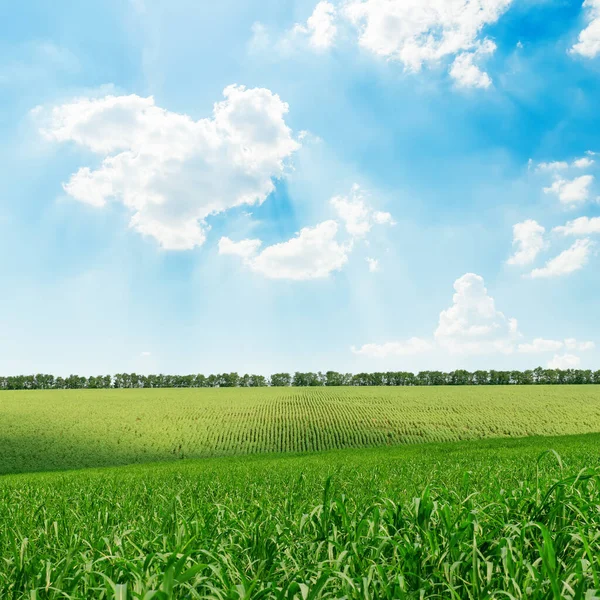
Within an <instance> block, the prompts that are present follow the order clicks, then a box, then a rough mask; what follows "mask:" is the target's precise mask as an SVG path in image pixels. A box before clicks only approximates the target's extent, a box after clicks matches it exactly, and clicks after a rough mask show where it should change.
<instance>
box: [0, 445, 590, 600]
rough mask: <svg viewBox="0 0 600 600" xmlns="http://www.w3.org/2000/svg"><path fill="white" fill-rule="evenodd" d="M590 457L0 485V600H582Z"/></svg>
mask: <svg viewBox="0 0 600 600" xmlns="http://www.w3.org/2000/svg"><path fill="white" fill-rule="evenodd" d="M599 447H600V435H594V434H592V435H588V436H572V437H564V438H524V439H518V440H509V439H503V440H485V441H476V442H454V443H446V444H420V445H414V446H401V447H396V448H382V449H366V450H343V451H329V452H324V453H318V454H305V455H285V456H280V457H274V456H258V455H257V456H251V457H249V456H246V457H229V458H227V457H225V458H217V459H208V460H194V461H180V462H177V463H173V462H171V463H162V464H156V465H155V464H149V465H134V466H129V467H116V468H108V469H101V470H83V471H70V472H66V473H43V474H25V475H9V476H5V477H3V478H0V557H1V559H0V598H3V599H4V598H11V599H17V600H25V599H27V600H31V599H32V598H36V599H50V598H51V599H57V600H58V599H59V598H60V599H62V598H72V599H77V600H84V599H85V600H88V599H91V598H108V599H113V598H118V599H119V600H122V599H124V598H128V599H129V598H136V599H137V598H139V599H146V600H148V599H150V598H154V600H164V599H169V598H178V599H184V598H187V599H190V598H213V599H236V600H240V599H251V598H252V599H254V598H256V599H260V598H262V599H265V598H269V599H271V598H273V599H280V600H284V599H286V600H308V599H313V600H316V599H325V598H329V599H331V598H348V599H357V600H358V599H365V598H367V599H373V600H377V599H388V600H392V599H401V598H415V599H416V598H440V599H441V598H456V599H458V598H461V599H462V598H498V599H500V598H502V599H504V598H518V599H525V598H553V599H555V600H558V599H559V598H573V599H581V600H592V599H593V598H596V597H597V596H596V595H595V594H594V592H593V591H592V590H598V589H600V581H599V578H600V510H599V509H598V506H600V470H599V469H598V457H599V453H598V449H599ZM549 448H552V449H555V450H556V451H557V452H558V453H559V454H560V456H561V457H562V463H561V462H559V460H558V459H557V457H556V456H555V455H554V454H553V453H545V454H544V452H545V451H546V450H547V449H549ZM556 482H559V483H558V484H556ZM153 592H155V593H153Z"/></svg>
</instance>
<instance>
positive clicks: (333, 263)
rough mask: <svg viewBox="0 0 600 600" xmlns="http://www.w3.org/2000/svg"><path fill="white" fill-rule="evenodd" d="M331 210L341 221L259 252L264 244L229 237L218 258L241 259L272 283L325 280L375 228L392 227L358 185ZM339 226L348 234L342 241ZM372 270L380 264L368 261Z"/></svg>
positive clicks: (222, 241)
mask: <svg viewBox="0 0 600 600" xmlns="http://www.w3.org/2000/svg"><path fill="white" fill-rule="evenodd" d="M329 204H330V206H331V207H332V208H333V210H334V212H335V213H336V217H337V219H338V220H334V219H329V220H327V221H324V222H322V223H319V224H318V225H315V226H314V227H304V228H303V229H301V230H300V232H299V233H298V234H296V236H295V237H293V238H291V239H290V240H287V241H285V242H281V243H279V244H273V245H272V246H268V247H267V248H265V249H264V250H262V251H260V252H259V249H260V247H261V246H262V240H259V239H244V240H240V241H239V242H234V241H232V240H231V239H230V238H228V237H222V238H221V239H220V241H219V254H223V255H232V256H238V257H240V258H241V259H242V260H243V262H244V264H245V265H246V266H247V267H249V268H250V269H251V270H252V271H254V272H256V273H260V274H261V275H264V276H265V277H267V278H269V279H292V280H306V279H322V278H325V277H328V276H329V275H330V274H331V273H333V272H334V271H338V270H339V269H341V268H342V267H343V266H344V264H346V262H347V261H348V257H349V255H350V253H351V252H352V250H353V248H354V246H355V245H356V243H357V242H358V241H359V240H360V239H362V238H365V236H366V235H367V234H368V233H369V231H370V230H371V227H372V226H373V225H385V224H388V225H390V224H393V223H394V221H393V219H392V215H391V214H390V213H387V212H381V211H375V210H373V208H372V207H371V206H370V205H369V204H368V203H367V202H366V201H365V196H364V194H363V192H362V191H361V189H360V187H359V186H358V185H357V184H354V185H353V186H352V189H351V192H350V194H349V195H348V196H335V197H333V198H332V199H331V200H330V202H329ZM340 224H343V225H344V228H345V230H346V232H347V234H349V235H348V236H346V240H345V241H342V240H340V238H341V237H343V236H341V235H340V234H341V233H343V232H341V231H340ZM367 262H368V263H369V270H370V271H376V270H378V267H379V264H378V261H377V260H376V259H374V258H369V259H367Z"/></svg>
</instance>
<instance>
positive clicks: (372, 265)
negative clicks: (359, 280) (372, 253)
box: [366, 257, 379, 273]
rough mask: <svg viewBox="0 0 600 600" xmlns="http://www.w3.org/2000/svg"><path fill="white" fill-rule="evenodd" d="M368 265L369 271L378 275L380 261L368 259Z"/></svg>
mask: <svg viewBox="0 0 600 600" xmlns="http://www.w3.org/2000/svg"><path fill="white" fill-rule="evenodd" d="M366 261H367V264H368V265H369V271H371V273H376V272H377V271H379V261H378V260H377V259H376V258H369V257H367V258H366Z"/></svg>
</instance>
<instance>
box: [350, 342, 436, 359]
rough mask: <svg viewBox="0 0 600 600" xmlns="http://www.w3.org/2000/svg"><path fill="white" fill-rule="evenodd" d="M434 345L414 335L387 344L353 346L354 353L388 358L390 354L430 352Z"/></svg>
mask: <svg viewBox="0 0 600 600" xmlns="http://www.w3.org/2000/svg"><path fill="white" fill-rule="evenodd" d="M432 347H433V345H432V343H431V342H429V341H427V340H423V339H421V338H417V337H413V338H410V339H408V340H406V341H402V342H387V343H385V344H364V345H363V346H361V347H360V348H355V347H354V346H352V348H351V350H352V352H354V354H359V355H362V356H369V357H371V358H387V357H388V356H412V355H413V354H420V353H423V352H428V351H429V350H431V349H432Z"/></svg>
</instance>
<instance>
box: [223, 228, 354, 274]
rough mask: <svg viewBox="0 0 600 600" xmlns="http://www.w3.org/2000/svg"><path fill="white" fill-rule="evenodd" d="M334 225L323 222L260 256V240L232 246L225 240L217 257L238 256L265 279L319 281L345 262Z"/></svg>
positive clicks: (346, 248)
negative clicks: (225, 255)
mask: <svg viewBox="0 0 600 600" xmlns="http://www.w3.org/2000/svg"><path fill="white" fill-rule="evenodd" d="M337 233H338V224H337V223H336V222H335V221H324V222H323V223H319V224H318V225H316V226H315V227H305V228H304V229H301V230H300V232H299V233H298V234H297V235H296V236H295V237H293V238H292V239H290V240H288V241H287V242H282V243H280V244H273V245H272V246H268V247H267V248H265V249H264V250H262V251H261V252H258V249H259V248H260V246H261V241H260V240H241V241H240V242H233V241H232V240H230V239H229V238H227V237H223V238H221V240H220V241H219V254H230V255H235V256H239V257H241V258H242V259H243V260H244V263H245V264H246V265H247V266H248V267H249V268H250V269H252V270H253V271H255V272H257V273H260V274H261V275H264V276H265V277H267V278H269V279H294V280H306V279H321V278H324V277H327V276H329V274H330V273H332V272H333V271H337V270H339V269H341V268H342V267H343V266H344V265H345V264H346V262H347V261H348V254H349V252H350V250H351V245H350V244H347V245H345V244H340V243H339V242H338V241H337V240H336V236H337Z"/></svg>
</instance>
